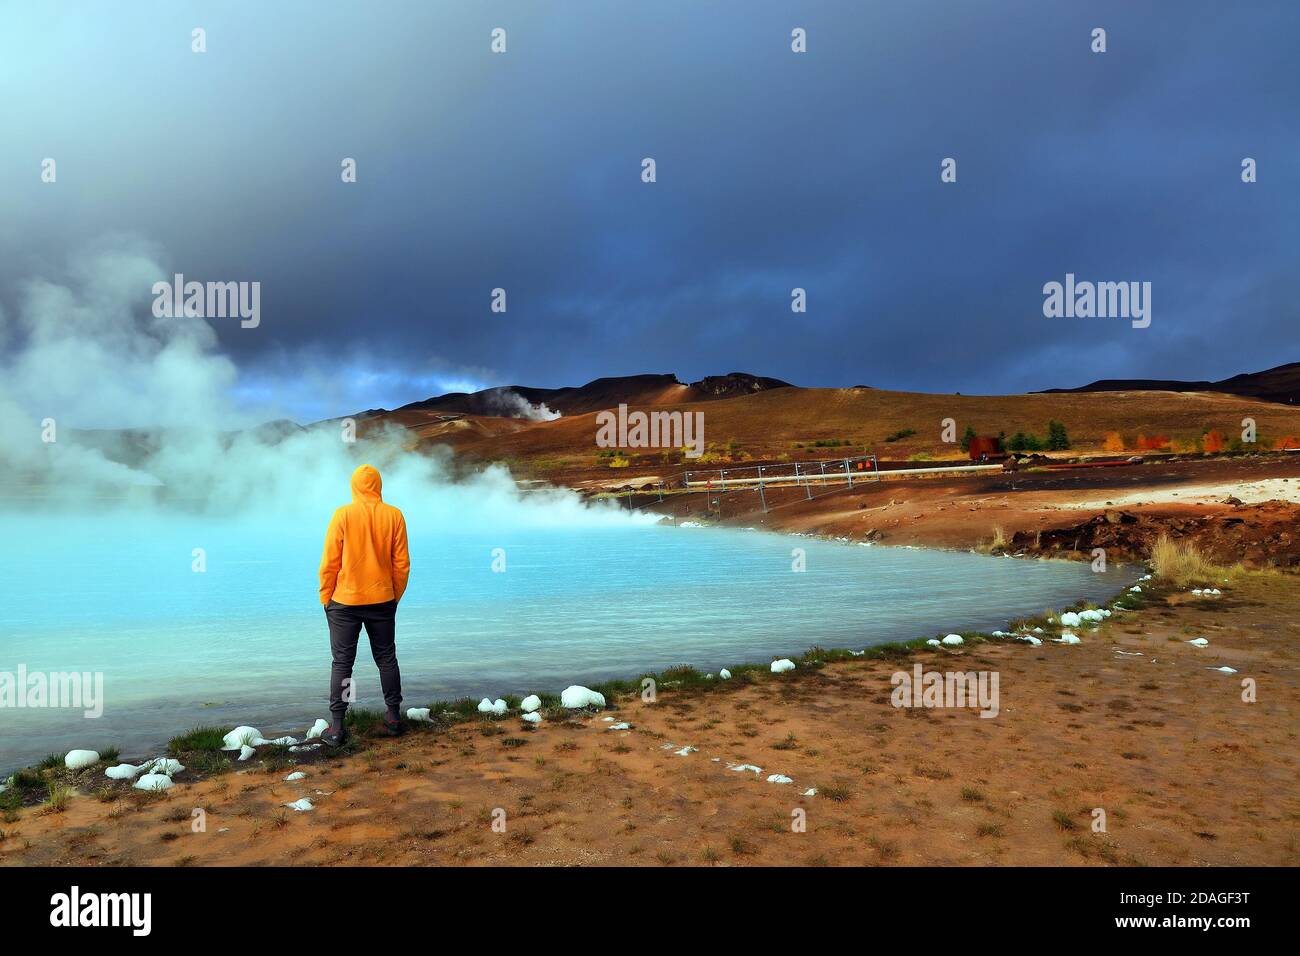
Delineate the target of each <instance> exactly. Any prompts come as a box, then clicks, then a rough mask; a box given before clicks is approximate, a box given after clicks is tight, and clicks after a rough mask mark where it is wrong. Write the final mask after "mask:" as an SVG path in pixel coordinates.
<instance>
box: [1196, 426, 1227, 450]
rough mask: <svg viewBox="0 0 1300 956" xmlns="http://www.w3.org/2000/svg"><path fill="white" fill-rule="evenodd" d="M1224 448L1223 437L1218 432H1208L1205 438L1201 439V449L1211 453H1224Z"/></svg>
mask: <svg viewBox="0 0 1300 956" xmlns="http://www.w3.org/2000/svg"><path fill="white" fill-rule="evenodd" d="M1223 446H1224V441H1223V436H1222V435H1220V434H1219V433H1218V431H1217V430H1213V429H1212V430H1210V431H1208V432H1206V433H1205V436H1204V437H1203V438H1202V439H1201V448H1202V449H1204V450H1205V451H1206V452H1209V453H1213V452H1218V451H1223Z"/></svg>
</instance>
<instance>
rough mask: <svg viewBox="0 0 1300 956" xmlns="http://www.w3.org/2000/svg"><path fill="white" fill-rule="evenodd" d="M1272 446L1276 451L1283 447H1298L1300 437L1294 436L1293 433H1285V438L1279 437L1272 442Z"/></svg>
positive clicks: (1299, 446)
mask: <svg viewBox="0 0 1300 956" xmlns="http://www.w3.org/2000/svg"><path fill="white" fill-rule="evenodd" d="M1273 448H1274V449H1275V450H1277V451H1281V450H1282V449H1284V448H1300V438H1296V437H1295V435H1287V436H1286V437H1285V438H1279V439H1278V440H1277V441H1275V442H1273Z"/></svg>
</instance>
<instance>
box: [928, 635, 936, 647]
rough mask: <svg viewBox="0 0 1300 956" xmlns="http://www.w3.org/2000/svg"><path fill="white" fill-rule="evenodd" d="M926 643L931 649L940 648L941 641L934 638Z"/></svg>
mask: <svg viewBox="0 0 1300 956" xmlns="http://www.w3.org/2000/svg"><path fill="white" fill-rule="evenodd" d="M925 643H927V644H929V645H930V646H931V647H938V646H939V639H938V638H937V637H932V638H930V639H929V640H928V641H926V642H925Z"/></svg>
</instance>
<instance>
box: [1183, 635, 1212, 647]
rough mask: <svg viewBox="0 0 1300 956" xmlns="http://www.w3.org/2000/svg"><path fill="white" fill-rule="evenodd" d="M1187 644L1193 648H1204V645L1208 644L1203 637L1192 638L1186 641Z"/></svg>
mask: <svg viewBox="0 0 1300 956" xmlns="http://www.w3.org/2000/svg"><path fill="white" fill-rule="evenodd" d="M1187 643H1188V644H1191V645H1192V646H1193V647H1204V646H1205V645H1207V644H1209V643H1210V642H1209V641H1207V640H1206V639H1205V638H1203V637H1194V638H1192V639H1191V640H1190V641H1188V642H1187Z"/></svg>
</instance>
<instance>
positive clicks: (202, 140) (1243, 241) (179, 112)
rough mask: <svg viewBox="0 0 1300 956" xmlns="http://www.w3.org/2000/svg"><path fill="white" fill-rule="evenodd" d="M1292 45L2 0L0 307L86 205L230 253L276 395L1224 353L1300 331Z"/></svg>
mask: <svg viewBox="0 0 1300 956" xmlns="http://www.w3.org/2000/svg"><path fill="white" fill-rule="evenodd" d="M196 26H201V27H203V28H205V29H206V31H207V45H208V52H206V53H204V54H201V55H200V54H194V53H192V52H191V51H190V31H191V30H192V29H193V28H194V27H196ZM498 26H499V27H503V28H505V29H506V30H507V31H508V44H509V50H508V52H507V53H506V54H504V55H493V54H491V53H490V52H489V50H488V43H489V33H490V31H491V30H492V28H494V27H498ZM796 26H800V27H804V28H806V29H807V30H808V38H809V39H808V45H809V52H808V53H807V54H804V55H795V54H793V53H791V52H790V48H789V34H790V30H791V28H793V27H796ZM1096 26H1101V27H1104V28H1105V29H1106V30H1107V34H1108V46H1109V49H1108V52H1106V53H1105V54H1100V55H1098V54H1093V53H1092V52H1090V50H1089V33H1090V31H1091V29H1092V28H1093V27H1096ZM1298 39H1300V8H1298V7H1296V5H1295V4H1291V3H1280V2H1279V3H1244V4H1234V5H1223V4H1221V3H1211V2H1206V3H1180V4H1138V5H1135V4H1132V3H1119V2H1117V3H1094V4H1089V5H1087V8H1086V9H1084V8H1083V7H1081V6H1080V5H1076V4H1067V3H1042V2H1023V3H1012V2H990V3H984V4H971V3H968V2H965V0H961V2H956V0H955V2H947V3H939V2H931V3H918V2H915V0H907V2H890V3H877V2H873V3H871V4H863V3H860V2H844V3H828V2H817V3H806V4H796V3H753V2H743V3H742V2H735V3H703V2H691V3H687V2H660V3H645V4H640V3H612V2H600V0H592V2H565V3H560V2H552V0H545V2H533V3H499V4H492V3H468V2H454V3H453V2H432V3H431V2H419V3H410V4H406V3H391V2H390V3H379V4H373V5H355V6H350V7H346V8H338V9H335V8H333V7H329V6H326V5H320V4H295V3H277V4H273V5H271V4H253V3H223V4H220V5H205V4H191V5H178V4H172V3H167V4H161V3H159V4H134V5H129V6H127V7H125V8H120V9H110V8H107V7H104V6H102V5H98V4H84V5H78V4H60V5H57V6H55V5H51V6H49V7H46V6H44V5H37V4H34V3H33V4H25V5H22V6H16V7H10V8H9V10H8V11H7V22H6V24H5V30H4V33H3V35H2V36H0V84H2V92H3V95H4V101H5V103H6V113H7V115H6V119H5V148H4V150H3V153H2V154H0V183H3V191H2V192H0V196H2V198H3V213H4V214H3V217H2V218H0V242H3V246H4V249H5V252H6V254H5V256H4V257H3V259H2V260H0V303H3V306H4V308H5V309H6V310H8V311H12V310H14V309H16V308H18V307H19V302H18V297H19V292H18V291H17V290H18V289H19V288H20V282H21V280H23V279H25V278H27V277H30V276H33V275H45V276H51V275H57V273H58V271H59V270H60V269H62V268H63V264H64V263H65V262H66V261H67V260H68V259H69V257H70V256H71V255H73V253H74V252H75V251H76V250H77V249H78V248H79V247H80V246H82V245H83V244H84V243H86V242H88V241H92V240H93V241H99V240H101V239H102V238H103V237H104V236H107V235H113V234H125V235H132V236H136V237H140V238H142V239H144V240H147V241H148V242H150V243H153V244H155V246H156V247H157V248H158V249H159V250H160V263H161V264H162V265H164V266H165V267H166V268H167V269H169V270H175V271H177V272H183V273H184V274H185V275H186V276H187V277H192V278H197V279H215V280H223V279H232V280H233V279H243V280H258V281H260V282H261V283H262V310H263V319H262V323H261V325H260V326H259V327H258V328H257V329H255V330H241V329H239V327H238V325H237V323H229V324H226V325H219V327H218V335H219V340H220V346H221V348H222V349H223V350H224V351H225V352H227V353H228V354H229V355H230V356H231V357H232V359H233V360H234V361H235V363H236V365H237V367H238V368H239V369H240V373H241V385H240V388H241V389H242V390H243V392H245V393H247V394H250V395H254V396H257V397H263V396H265V395H275V394H279V395H281V396H282V395H283V394H284V391H283V387H284V385H285V383H286V382H288V383H289V385H290V387H291V388H292V387H295V386H296V387H297V389H298V394H296V395H295V396H294V397H293V398H292V399H291V403H292V405H293V407H294V408H295V409H296V410H297V411H298V412H299V413H300V414H301V415H302V416H303V417H311V416H312V415H316V414H319V415H325V414H335V413H342V412H346V411H351V410H355V408H358V407H364V406H369V405H377V404H386V405H392V404H397V403H401V402H404V401H409V400H414V399H417V398H421V397H424V396H425V395H426V394H429V393H435V392H438V391H442V390H444V389H446V388H451V387H457V386H475V385H487V384H497V383H500V382H520V383H525V384H534V385H562V384H575V383H581V382H583V381H586V380H588V379H591V378H594V377H597V376H600V375H608V374H625V373H636V372H647V371H655V372H658V371H675V372H677V373H678V374H679V375H680V376H682V377H683V378H687V379H689V378H698V377H700V376H703V375H705V374H712V373H719V372H725V371H730V370H733V369H745V370H748V371H753V372H756V373H760V374H766V375H775V376H778V377H781V378H785V379H788V380H791V381H795V382H798V383H800V384H807V385H850V384H858V383H865V384H872V385H877V386H882V387H892V388H907V389H921V390H932V391H965V392H1006V391H1015V390H1023V389H1031V388H1041V387H1050V386H1055V385H1072V384H1080V383H1083V382H1086V381H1090V380H1092V379H1095V378H1102V377H1135V376H1152V377H1185V378H1218V377H1222V376H1226V375H1229V374H1232V373H1235V372H1238V371H1243V370H1248V369H1257V368H1263V367H1266V366H1269V365H1273V364H1278V363H1280V362H1284V361H1291V360H1296V359H1300V354H1294V353H1293V352H1289V351H1288V349H1290V348H1291V347H1292V344H1293V343H1294V342H1295V339H1296V337H1295V332H1294V330H1295V322H1296V317H1297V308H1296V302H1297V300H1300V270H1296V268H1295V265H1294V263H1295V250H1296V248H1297V238H1298V236H1297V232H1298V231H1300V228H1298V227H1297V225H1296V223H1297V221H1300V218H1298V214H1300V200H1298V198H1297V197H1298V196H1300V190H1298V189H1297V183H1298V182H1300V151H1298V150H1297V146H1298V145H1300V143H1298V139H1300V137H1298V136H1297V132H1296V123H1295V118H1296V116H1298V115H1300V84H1297V83H1296V82H1295V69H1294V61H1293V55H1294V49H1295V46H1296V42H1297V40H1298ZM47 156H48V157H54V158H56V159H57V161H58V164H59V166H58V172H59V180H58V183H57V184H56V185H53V186H51V185H47V184H42V183H41V182H40V181H39V164H40V161H41V159H42V158H44V157H47ZM645 156H651V157H654V159H655V160H656V162H657V164H658V182H656V183H654V184H650V185H647V184H643V183H642V182H641V181H640V162H641V159H642V158H643V157H645ZM947 156H952V157H955V158H956V159H957V161H958V182H957V183H955V184H949V185H945V184H942V183H940V182H939V163H940V160H941V159H943V158H944V157H947ZM1246 156H1250V157H1254V158H1255V159H1256V160H1258V162H1259V182H1258V183H1257V184H1254V185H1245V184H1243V183H1242V182H1241V181H1240V175H1239V173H1240V163H1241V160H1242V158H1243V157H1246ZM343 157H355V158H356V160H357V162H358V173H359V174H358V179H359V181H358V182H357V183H356V184H354V185H345V184H343V183H342V182H340V179H339V163H340V160H342V159H343ZM1066 272H1073V273H1076V274H1077V275H1078V276H1079V277H1080V278H1081V279H1094V280H1114V281H1119V280H1138V281H1150V282H1151V283H1152V286H1153V321H1152V324H1151V327H1150V328H1148V329H1144V330H1136V329H1132V328H1130V327H1129V325H1128V323H1127V322H1124V321H1121V320H1099V319H1094V320H1066V319H1056V320H1049V319H1046V318H1044V317H1043V315H1042V311H1041V306H1042V292H1041V290H1042V286H1043V284H1044V283H1045V282H1048V281H1053V280H1056V281H1060V280H1062V279H1063V278H1064V275H1065V273H1066ZM160 278H162V277H161V276H160ZM498 286H500V287H504V288H505V289H506V290H507V295H508V303H509V311H508V312H507V313H506V314H504V315H499V314H494V313H492V312H490V311H489V308H488V305H489V295H490V291H491V290H492V289H493V288H494V287H498ZM795 286H799V287H803V288H805V289H807V292H808V303H809V311H808V313H807V314H806V315H796V314H793V313H791V311H790V308H789V302H790V290H791V288H792V287H795ZM148 299H149V295H148V290H147V289H146V290H142V293H141V300H142V308H143V309H147V308H148ZM304 393H306V394H304Z"/></svg>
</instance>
